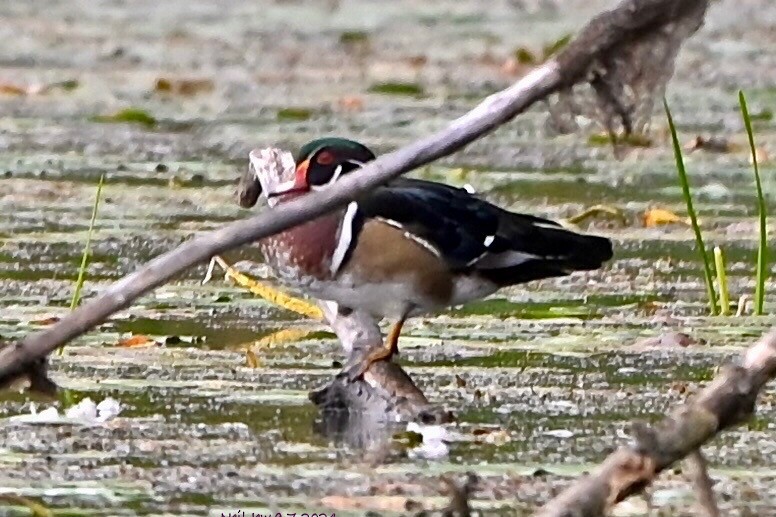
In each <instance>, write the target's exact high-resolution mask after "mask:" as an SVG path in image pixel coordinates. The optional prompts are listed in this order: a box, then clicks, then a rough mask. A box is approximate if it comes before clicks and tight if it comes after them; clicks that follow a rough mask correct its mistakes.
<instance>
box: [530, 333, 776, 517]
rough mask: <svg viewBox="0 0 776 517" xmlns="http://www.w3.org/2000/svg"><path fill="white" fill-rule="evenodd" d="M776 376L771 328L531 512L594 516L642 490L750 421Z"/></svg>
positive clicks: (775, 336)
mask: <svg viewBox="0 0 776 517" xmlns="http://www.w3.org/2000/svg"><path fill="white" fill-rule="evenodd" d="M775 376H776V330H773V331H771V332H770V333H769V334H767V335H766V336H764V337H763V338H762V339H760V341H758V342H757V343H756V344H755V345H753V346H752V347H751V348H749V349H748V350H747V351H746V352H745V353H744V355H743V360H742V363H741V365H740V366H733V365H728V366H726V367H724V368H723V370H722V371H721V373H720V374H719V375H717V377H716V378H715V379H714V380H713V381H712V382H711V384H709V385H708V386H707V387H706V388H705V389H704V390H703V391H701V392H700V393H699V394H698V396H697V397H695V398H694V400H692V401H691V402H690V403H689V404H687V405H685V406H682V407H680V408H679V409H677V410H676V411H675V412H674V413H673V414H671V415H670V416H669V417H668V418H666V419H665V420H663V421H662V422H660V423H658V424H657V425H656V426H654V428H651V427H648V426H646V425H643V424H641V425H638V426H634V431H635V432H634V435H635V436H634V438H635V440H634V442H635V443H633V444H632V445H630V446H628V447H622V448H620V449H618V450H617V451H615V452H614V453H612V454H611V455H610V456H609V457H608V458H606V460H604V462H603V463H602V464H601V466H599V467H598V469H596V470H595V471H594V472H592V473H591V474H589V475H587V476H585V477H583V478H581V479H579V480H578V481H577V482H576V483H574V484H573V485H572V486H571V487H570V488H568V489H567V490H566V491H564V492H563V493H562V494H561V495H560V496H558V497H557V498H555V499H554V500H552V501H550V503H549V504H547V506H545V507H544V508H542V509H541V510H539V512H538V513H536V514H535V515H536V517H599V516H602V515H606V514H607V513H608V512H609V511H610V510H611V509H612V508H613V507H614V505H616V504H617V503H618V502H620V501H622V500H623V499H625V498H627V497H629V496H631V495H633V494H635V493H637V492H639V491H641V490H642V489H643V488H644V487H646V486H648V485H649V484H650V483H652V482H653V481H654V480H655V478H656V477H657V475H658V474H659V473H660V472H662V471H663V470H665V469H666V468H668V467H670V466H671V465H673V464H674V463H675V462H677V461H679V460H681V459H682V458H685V457H686V456H688V455H690V454H693V453H694V452H696V451H697V450H698V449H699V447H700V446H701V445H703V444H704V443H705V442H707V441H709V440H710V439H712V438H714V436H716V435H717V434H718V433H719V432H721V431H722V430H724V429H726V428H728V427H731V426H734V425H736V424H739V423H741V422H743V421H745V420H747V419H749V418H750V417H751V416H752V415H753V414H754V409H755V401H756V399H757V395H758V394H759V392H760V390H761V389H762V388H763V386H765V384H766V383H767V382H768V381H769V380H770V379H772V378H773V377H775Z"/></svg>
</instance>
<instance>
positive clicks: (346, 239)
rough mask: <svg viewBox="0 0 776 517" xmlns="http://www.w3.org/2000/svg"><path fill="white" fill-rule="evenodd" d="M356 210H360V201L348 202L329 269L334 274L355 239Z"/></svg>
mask: <svg viewBox="0 0 776 517" xmlns="http://www.w3.org/2000/svg"><path fill="white" fill-rule="evenodd" d="M356 212H358V203H356V202H355V201H351V202H350V204H348V209H347V210H346V211H345V216H344V217H343V218H342V224H341V225H340V231H339V241H337V247H336V248H335V249H334V254H333V255H332V257H331V266H330V267H329V271H331V274H332V275H335V274H337V272H338V271H339V269H340V268H341V267H342V261H343V260H345V255H346V254H347V252H348V249H350V243H351V241H352V240H353V220H354V219H355V218H356Z"/></svg>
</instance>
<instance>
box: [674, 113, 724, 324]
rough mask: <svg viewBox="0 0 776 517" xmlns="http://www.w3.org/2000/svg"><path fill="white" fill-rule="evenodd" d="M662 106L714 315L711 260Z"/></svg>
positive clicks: (677, 149) (675, 136) (682, 165)
mask: <svg viewBox="0 0 776 517" xmlns="http://www.w3.org/2000/svg"><path fill="white" fill-rule="evenodd" d="M663 107H664V108H665V112H666V117H667V118H668V129H669V131H670V132H671V141H672V143H673V147H674V158H675V159H676V171H677V173H678V174H679V184H680V185H681V186H682V195H683V196H684V201H685V203H686V204H687V213H688V214H689V216H690V223H691V225H692V229H693V232H694V233H695V242H696V244H697V246H698V253H699V254H700V256H701V260H702V261H703V276H704V279H705V281H706V294H707V296H708V302H709V310H710V311H711V315H712V316H714V315H716V314H717V312H718V302H717V293H716V291H715V290H714V280H713V276H712V269H711V260H710V259H709V254H708V252H707V251H706V245H705V244H704V242H703V235H702V234H701V228H700V225H699V224H698V216H697V215H696V213H695V208H694V207H693V203H692V194H691V193H690V183H689V181H688V180H687V170H686V169H685V167H684V157H683V156H682V146H681V145H680V144H679V137H678V136H677V135H676V126H674V119H673V117H672V116H671V110H670V109H669V108H668V101H666V99H665V98H663Z"/></svg>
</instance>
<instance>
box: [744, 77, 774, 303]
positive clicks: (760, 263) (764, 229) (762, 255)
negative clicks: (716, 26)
mask: <svg viewBox="0 0 776 517" xmlns="http://www.w3.org/2000/svg"><path fill="white" fill-rule="evenodd" d="M738 103H739V104H740V105H741V116H742V117H743V118H744V126H745V127H746V135H747V137H748V138H749V149H750V152H751V153H752V169H753V170H754V183H755V188H756V190H757V212H758V220H759V229H760V239H759V246H758V247H757V266H756V271H757V273H756V276H757V280H756V284H755V293H754V313H755V314H756V315H757V316H762V315H763V314H764V305H765V277H766V275H767V274H768V272H767V270H766V268H767V265H768V221H767V219H766V208H765V197H764V196H763V187H762V182H761V181H760V167H759V165H758V163H757V148H756V147H755V145H754V131H753V130H752V118H751V116H750V115H749V108H748V107H747V105H746V96H745V95H744V92H743V91H741V90H739V92H738Z"/></svg>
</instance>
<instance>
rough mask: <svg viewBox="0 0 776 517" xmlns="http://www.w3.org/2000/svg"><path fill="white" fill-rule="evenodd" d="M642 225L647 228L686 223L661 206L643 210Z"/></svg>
mask: <svg viewBox="0 0 776 517" xmlns="http://www.w3.org/2000/svg"><path fill="white" fill-rule="evenodd" d="M643 221H644V226H646V227H647V228H653V227H655V226H660V225H663V224H677V223H679V224H687V223H686V221H685V220H684V219H682V218H681V217H679V216H678V215H676V214H675V213H673V212H671V211H670V210H665V209H663V208H650V209H649V210H647V211H646V212H644V216H643Z"/></svg>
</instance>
